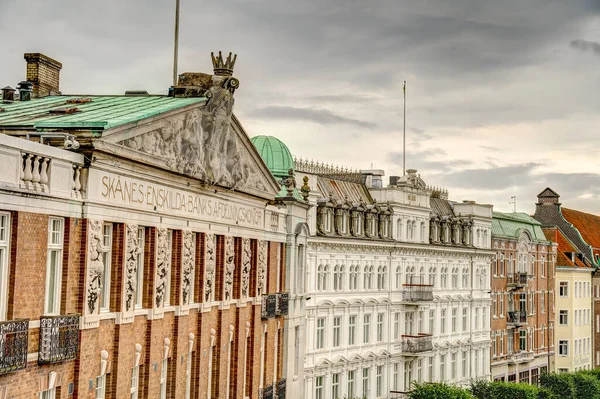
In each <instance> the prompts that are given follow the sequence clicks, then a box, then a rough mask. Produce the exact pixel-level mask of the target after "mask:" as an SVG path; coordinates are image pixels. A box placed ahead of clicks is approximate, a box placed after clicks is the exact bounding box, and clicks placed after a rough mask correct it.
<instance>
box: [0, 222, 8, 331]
mask: <svg viewBox="0 0 600 399" xmlns="http://www.w3.org/2000/svg"><path fill="white" fill-rule="evenodd" d="M9 239H10V214H8V213H4V212H2V213H0V321H3V320H6V310H7V309H6V308H7V301H8V253H9V252H10V247H9Z"/></svg>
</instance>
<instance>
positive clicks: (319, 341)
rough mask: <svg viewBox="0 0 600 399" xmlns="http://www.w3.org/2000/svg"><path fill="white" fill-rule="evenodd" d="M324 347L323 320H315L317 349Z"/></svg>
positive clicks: (322, 318)
mask: <svg viewBox="0 0 600 399" xmlns="http://www.w3.org/2000/svg"><path fill="white" fill-rule="evenodd" d="M323 347H325V318H324V317H321V318H318V319H317V349H323Z"/></svg>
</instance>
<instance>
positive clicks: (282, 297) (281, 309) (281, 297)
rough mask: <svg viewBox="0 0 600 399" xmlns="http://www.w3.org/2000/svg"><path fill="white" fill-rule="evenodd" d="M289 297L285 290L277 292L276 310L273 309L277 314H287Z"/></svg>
mask: <svg viewBox="0 0 600 399" xmlns="http://www.w3.org/2000/svg"><path fill="white" fill-rule="evenodd" d="M289 298H290V295H289V294H288V293H287V292H281V293H279V294H277V310H276V311H275V313H276V315H277V316H285V315H287V314H288V302H289Z"/></svg>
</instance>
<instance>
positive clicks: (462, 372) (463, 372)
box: [461, 352, 468, 377]
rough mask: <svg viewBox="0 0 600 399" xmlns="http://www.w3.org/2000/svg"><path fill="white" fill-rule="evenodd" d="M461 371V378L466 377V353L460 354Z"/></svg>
mask: <svg viewBox="0 0 600 399" xmlns="http://www.w3.org/2000/svg"><path fill="white" fill-rule="evenodd" d="M461 368H462V370H461V374H462V376H463V377H466V376H467V370H468V369H467V352H463V353H462V367H461Z"/></svg>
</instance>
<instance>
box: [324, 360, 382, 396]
mask: <svg viewBox="0 0 600 399" xmlns="http://www.w3.org/2000/svg"><path fill="white" fill-rule="evenodd" d="M376 380H377V381H376V384H377V392H376V395H377V397H378V398H379V397H381V396H383V366H377V377H376ZM334 398H335V396H334Z"/></svg>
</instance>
